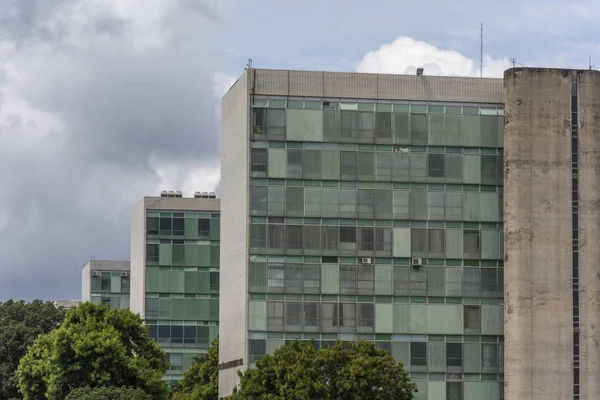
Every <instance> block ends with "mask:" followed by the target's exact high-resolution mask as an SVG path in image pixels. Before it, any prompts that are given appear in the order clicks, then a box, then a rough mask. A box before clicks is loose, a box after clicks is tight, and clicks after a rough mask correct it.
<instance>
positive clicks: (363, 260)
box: [360, 257, 373, 264]
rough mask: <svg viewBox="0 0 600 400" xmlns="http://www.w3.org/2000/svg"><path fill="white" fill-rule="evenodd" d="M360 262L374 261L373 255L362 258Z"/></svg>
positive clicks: (368, 262)
mask: <svg viewBox="0 0 600 400" xmlns="http://www.w3.org/2000/svg"><path fill="white" fill-rule="evenodd" d="M360 262H361V263H363V264H371V263H372V262H373V259H372V258H371V257H363V258H361V259H360Z"/></svg>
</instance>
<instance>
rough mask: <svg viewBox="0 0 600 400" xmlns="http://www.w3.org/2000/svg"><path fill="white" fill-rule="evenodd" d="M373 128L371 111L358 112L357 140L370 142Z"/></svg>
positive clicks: (372, 136)
mask: <svg viewBox="0 0 600 400" xmlns="http://www.w3.org/2000/svg"><path fill="white" fill-rule="evenodd" d="M374 130H375V114H374V113H372V112H359V113H358V140H359V141H361V142H368V143H372V142H373V138H374V134H373V133H374Z"/></svg>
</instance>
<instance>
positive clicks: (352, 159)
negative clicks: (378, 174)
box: [340, 151, 357, 180]
mask: <svg viewBox="0 0 600 400" xmlns="http://www.w3.org/2000/svg"><path fill="white" fill-rule="evenodd" d="M356 162H357V160H356V152H350V151H342V152H341V153H340V174H341V178H342V179H344V180H356V177H357V173H356V172H357V165H356Z"/></svg>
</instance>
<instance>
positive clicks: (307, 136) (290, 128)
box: [285, 109, 323, 142]
mask: <svg viewBox="0 0 600 400" xmlns="http://www.w3.org/2000/svg"><path fill="white" fill-rule="evenodd" d="M285 118H286V130H285V132H286V133H285V137H286V139H287V140H298V141H303V142H322V141H323V111H320V110H290V109H288V110H286V113H285Z"/></svg>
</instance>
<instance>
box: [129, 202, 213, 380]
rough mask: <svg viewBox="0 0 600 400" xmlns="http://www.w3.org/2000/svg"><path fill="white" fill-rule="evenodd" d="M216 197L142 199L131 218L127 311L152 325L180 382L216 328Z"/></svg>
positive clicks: (174, 377) (172, 377)
mask: <svg viewBox="0 0 600 400" xmlns="http://www.w3.org/2000/svg"><path fill="white" fill-rule="evenodd" d="M219 236H220V213H219V200H218V199H216V198H215V196H214V194H207V193H203V194H201V193H196V195H195V197H193V198H184V197H182V196H181V194H180V193H179V192H163V193H162V194H161V197H145V198H144V199H143V200H142V201H141V202H140V203H138V204H137V205H136V206H135V208H134V211H133V216H132V222H131V281H132V287H131V310H132V311H133V312H135V313H139V314H140V315H141V316H142V318H143V319H144V320H145V323H146V325H148V326H149V327H150V330H149V333H150V336H151V337H153V338H154V339H156V340H157V342H158V344H159V345H160V346H161V347H162V348H163V349H164V350H165V351H166V353H167V358H168V361H169V362H170V364H171V367H170V369H169V371H168V372H167V374H166V375H165V379H166V380H167V381H169V382H171V383H173V382H176V381H178V380H181V379H182V377H183V373H184V372H185V371H186V370H187V369H188V368H189V366H190V365H191V362H192V359H193V358H194V357H195V356H197V355H199V354H201V353H205V352H206V349H207V348H208V346H209V345H210V343H211V342H212V340H213V339H214V338H215V337H216V336H217V335H218V330H219Z"/></svg>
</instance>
